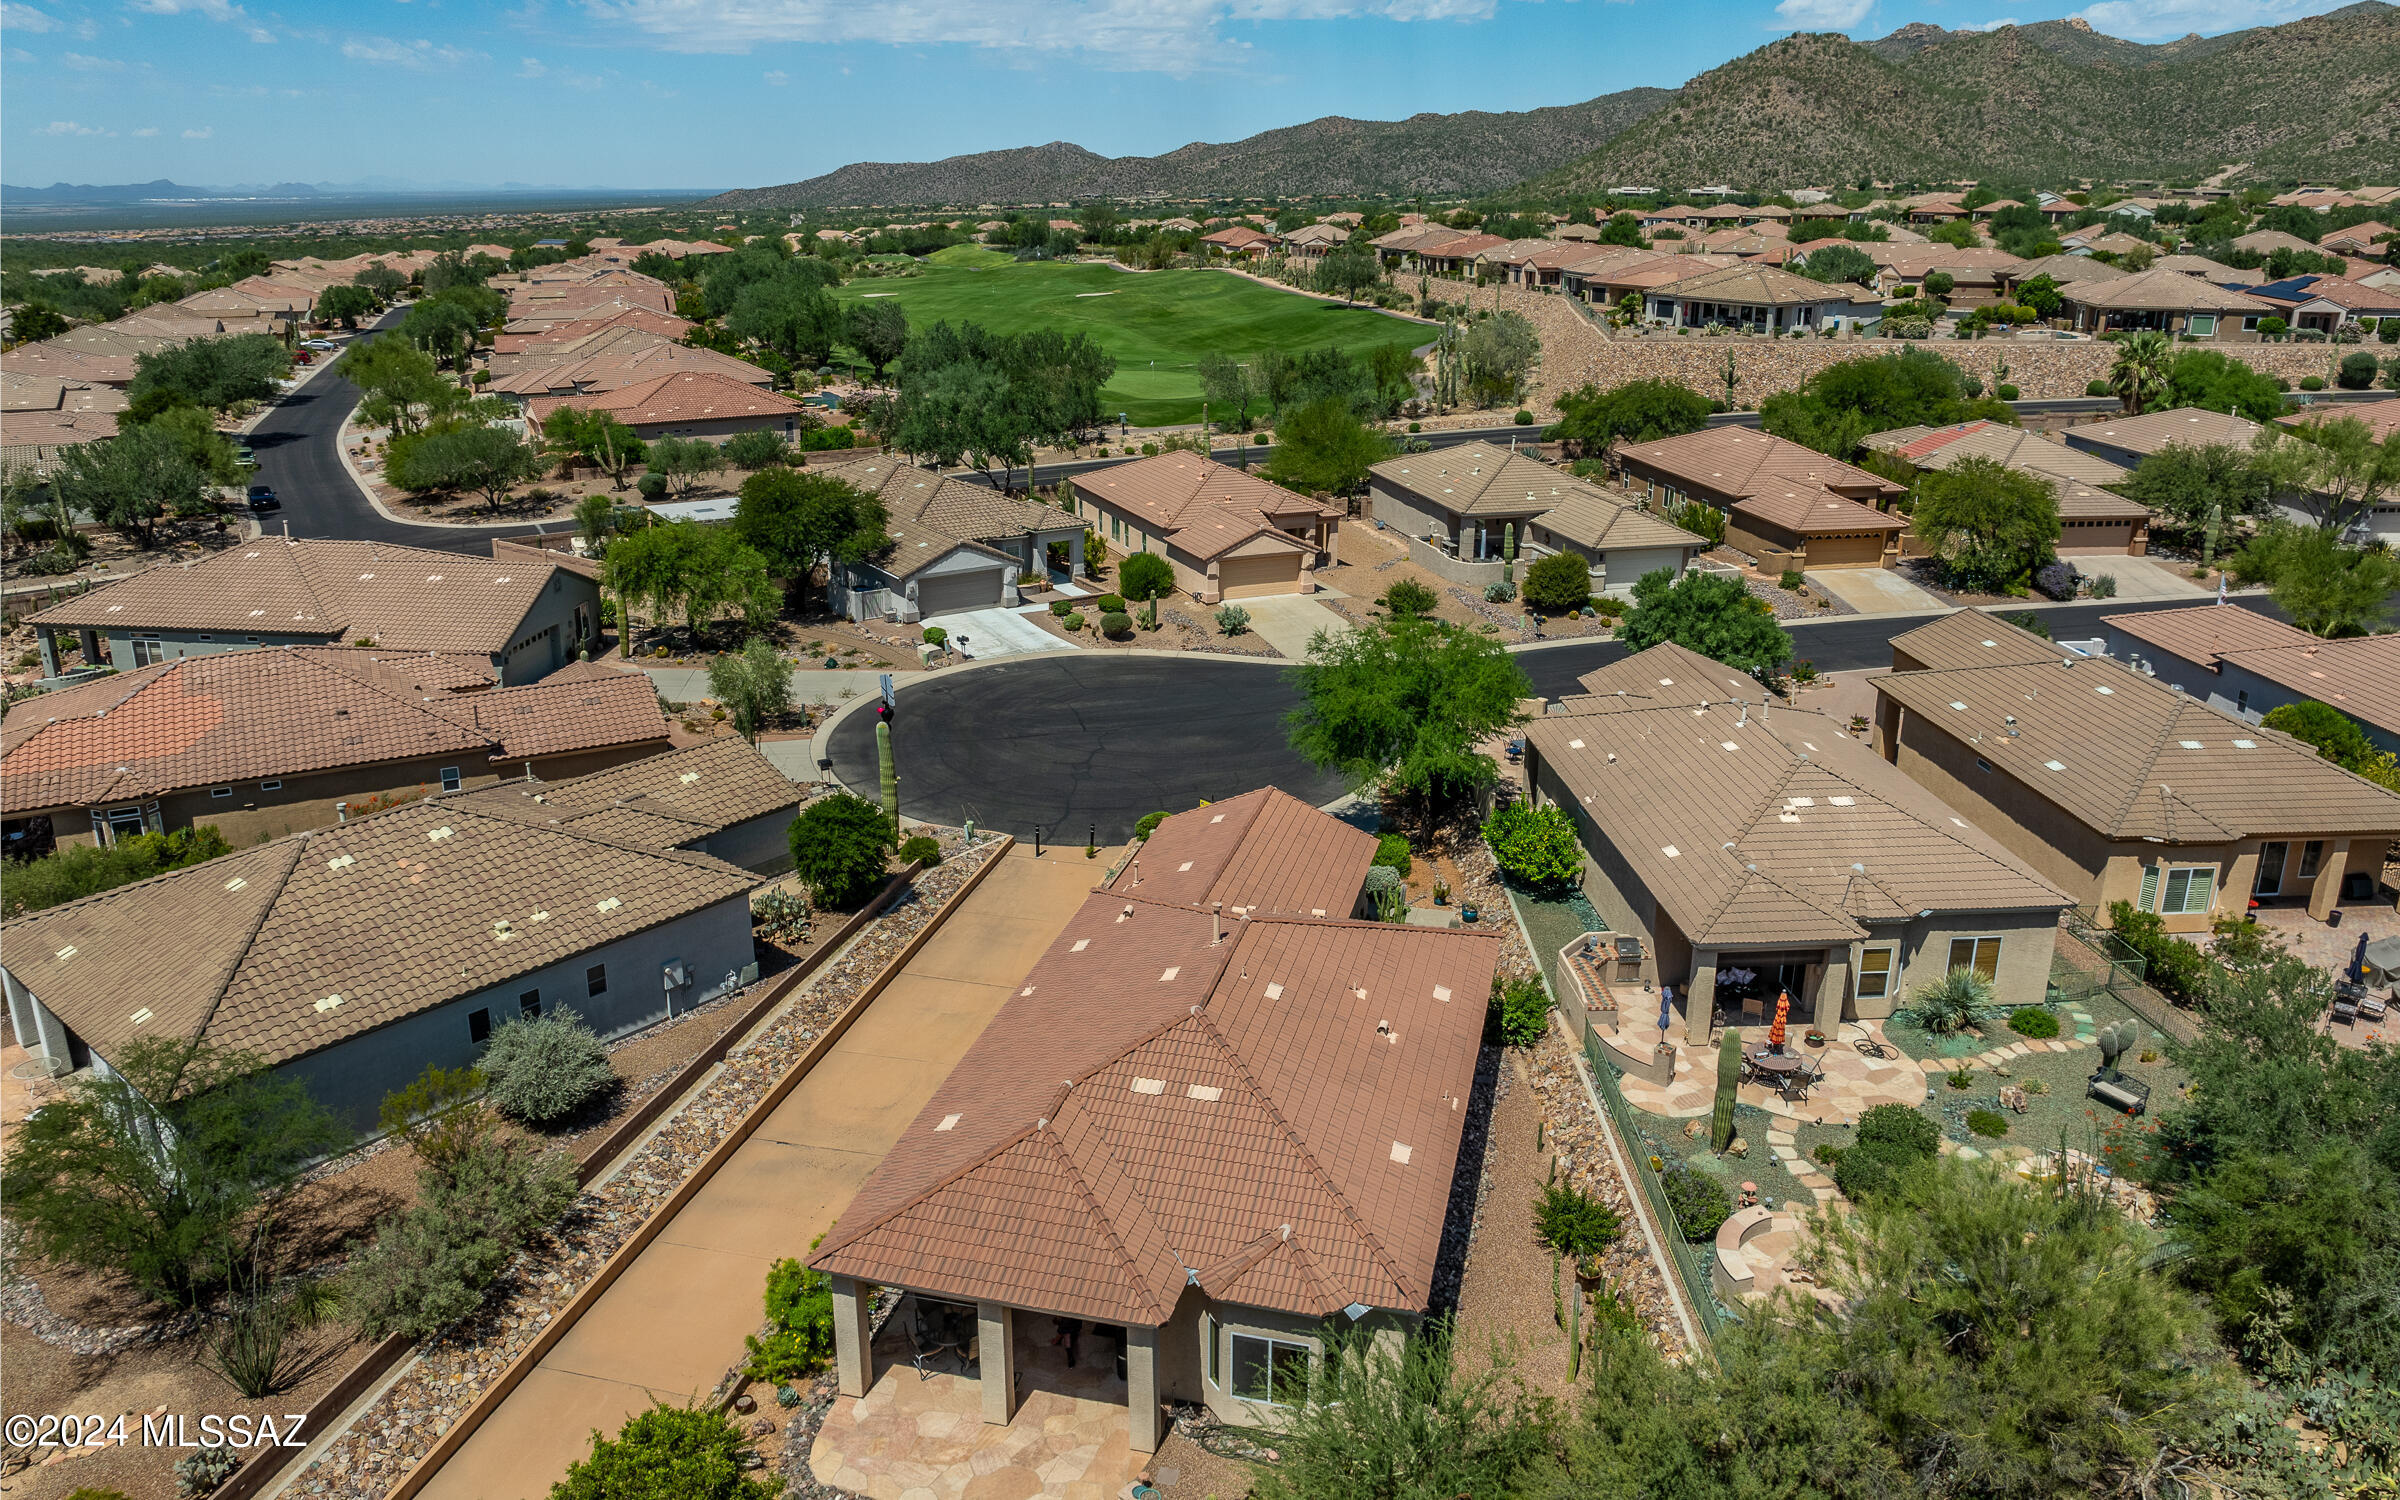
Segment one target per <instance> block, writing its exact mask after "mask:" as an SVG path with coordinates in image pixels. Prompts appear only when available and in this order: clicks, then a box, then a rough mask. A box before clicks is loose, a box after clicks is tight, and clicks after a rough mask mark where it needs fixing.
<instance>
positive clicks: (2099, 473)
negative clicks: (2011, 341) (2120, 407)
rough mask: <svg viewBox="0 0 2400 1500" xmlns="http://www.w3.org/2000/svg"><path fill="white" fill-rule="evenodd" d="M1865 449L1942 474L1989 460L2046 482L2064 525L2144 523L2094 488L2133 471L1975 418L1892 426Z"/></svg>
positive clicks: (2132, 508) (2136, 510)
mask: <svg viewBox="0 0 2400 1500" xmlns="http://www.w3.org/2000/svg"><path fill="white" fill-rule="evenodd" d="M1867 446H1868V447H1870V448H1878V449H1881V450H1882V451H1884V452H1886V453H1895V454H1898V455H1899V456H1900V457H1902V458H1904V459H1907V460H1908V461H1909V462H1910V463H1912V464H1915V465H1916V466H1917V467H1918V468H1920V469H1947V468H1949V467H1950V466H1951V465H1953V464H1955V463H1957V462H1958V461H1959V460H1961V459H1966V458H1988V459H1991V460H1992V461H1993V462H1995V463H2000V464H2005V465H2007V466H2008V467H2009V468H2012V469H2019V470H2022V471H2023V472H2025V473H2028V474H2032V475H2036V476H2038V477H2040V478H2043V479H2047V480H2049V481H2050V483H2051V488H2052V489H2053V490H2054V491H2055V492H2056V494H2057V497H2058V513H2059V515H2060V517H2061V518H2063V519H2065V520H2069V521H2142V520H2147V519H2149V515H2150V510H2149V507H2147V506H2144V505H2140V504H2137V503H2136V502H2134V501H2131V500H2128V499H2126V498H2125V497H2124V496H2122V495H2112V494H2110V493H2109V492H2108V491H2106V490H2104V489H2100V488H2098V486H2100V485H2108V484H2119V483H2122V482H2123V481H2125V480H2126V479H2128V478H2130V477H2131V476H2132V472H2133V471H2132V470H2130V469H2125V468H2121V467H2119V466H2118V465H2116V464H2112V463H2110V462H2109V461H2108V460H2107V459H2105V458H2102V457H2100V456H2099V455H2098V454H2094V453H2086V452H2085V451H2084V450H2082V449H2081V448H2070V447H2068V446H2067V445H2066V444H2064V443H2062V442H2059V441H2058V440H2057V439H2055V438H2047V437H2043V436H2041V435H2040V434H2039V433H2033V432H2027V431H2026V430H2025V429H2024V428H2022V427H2012V426H2010V425H2009V424H2008V423H2006V422H1992V421H1986V420H1982V419H1978V420H1976V421H1973V422H1960V423H1956V424H1953V425H1951V426H1948V427H1896V428H1894V429H1892V430H1891V431H1889V432H1879V433H1876V434H1875V435H1874V436H1872V437H1870V438H1868V439H1867Z"/></svg>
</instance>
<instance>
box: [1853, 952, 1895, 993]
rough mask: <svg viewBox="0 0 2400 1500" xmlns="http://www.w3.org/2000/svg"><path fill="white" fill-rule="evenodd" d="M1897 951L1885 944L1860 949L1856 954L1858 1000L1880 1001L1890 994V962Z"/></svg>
mask: <svg viewBox="0 0 2400 1500" xmlns="http://www.w3.org/2000/svg"><path fill="white" fill-rule="evenodd" d="M1897 956H1898V950H1897V949H1895V948H1893V947H1891V946H1890V945H1889V944H1886V945H1885V946H1883V947H1880V948H1861V949H1860V950H1859V953H1858V998H1859V999H1861V1000H1881V999H1882V998H1883V997H1884V996H1886V995H1889V994H1890V993H1891V992H1892V960H1893V959H1894V958H1895V957H1897Z"/></svg>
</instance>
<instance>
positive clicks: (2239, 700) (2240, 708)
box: [2233, 688, 2250, 714]
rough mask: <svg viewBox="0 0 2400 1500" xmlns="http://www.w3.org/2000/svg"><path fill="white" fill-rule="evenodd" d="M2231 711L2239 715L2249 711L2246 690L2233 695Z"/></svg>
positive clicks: (2248, 697)
mask: <svg viewBox="0 0 2400 1500" xmlns="http://www.w3.org/2000/svg"><path fill="white" fill-rule="evenodd" d="M2233 711H2234V712H2235V713H2240V714H2246V713H2248V712H2249V711H2250V690H2249V689H2248V688H2243V689H2242V690H2241V691H2240V692H2238V693H2235V694H2234V695H2233Z"/></svg>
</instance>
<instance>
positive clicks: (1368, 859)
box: [1106, 787, 1375, 918]
mask: <svg viewBox="0 0 2400 1500" xmlns="http://www.w3.org/2000/svg"><path fill="white" fill-rule="evenodd" d="M1374 862H1375V839H1374V836H1373V835H1371V834H1368V833H1364V832H1361V831H1360V830H1358V829H1356V828H1353V827H1351V826H1350V825H1349V824H1347V823H1344V822H1342V821H1341V820H1340V819H1338V818H1331V817H1328V816H1326V815H1325V814H1323V813H1321V812H1318V811H1317V810H1316V809H1315V808H1313V807H1310V806H1309V805H1308V804H1307V803H1305V802H1302V801H1301V800H1300V799H1298V798H1297V797H1294V796H1292V795H1290V794H1289V793H1287V792H1283V791H1279V790H1277V789H1276V788H1274V787H1262V788H1260V789H1259V790H1257V791H1255V792H1244V793H1243V794H1242V795H1241V796H1239V797H1229V798H1227V799H1225V800H1224V801H1222V802H1212V803H1209V804H1207V805H1206V806H1203V807H1197V808H1194V809H1192V810H1191V811H1190V812H1186V813H1177V814H1176V815H1175V816H1173V817H1171V818H1168V819H1165V820H1164V821H1162V822H1161V823H1160V824H1159V825H1158V827H1157V828H1156V829H1155V830H1153V831H1152V832H1151V835H1150V838H1149V841H1148V842H1147V843H1145V844H1143V845H1142V846H1141V847H1140V848H1139V849H1138V850H1136V851H1135V852H1134V856H1133V858H1132V859H1130V860H1128V861H1127V862H1126V864H1125V867H1124V868H1123V869H1121V870H1119V871H1118V872H1117V878H1116V879H1115V880H1113V881H1111V882H1110V883H1109V885H1108V886H1107V887H1106V889H1108V890H1110V891H1112V892H1115V893H1116V894H1118V895H1139V896H1142V897H1143V898H1144V899H1146V900H1150V901H1155V902H1158V903H1159V904H1161V905H1165V906H1184V907H1190V908H1191V909H1193V910H1195V911H1206V910H1209V909H1210V907H1211V905H1212V904H1218V903H1221V904H1222V905H1223V907H1224V909H1225V913H1226V915H1227V917H1228V918H1231V917H1235V916H1253V917H1258V916H1302V917H1347V916H1349V915H1350V912H1351V908H1352V907H1354V906H1355V905H1356V904H1357V902H1358V893H1359V891H1360V889H1361V888H1363V887H1364V886H1365V884H1366V879H1367V867H1368V866H1369V865H1372V864H1373V863H1374Z"/></svg>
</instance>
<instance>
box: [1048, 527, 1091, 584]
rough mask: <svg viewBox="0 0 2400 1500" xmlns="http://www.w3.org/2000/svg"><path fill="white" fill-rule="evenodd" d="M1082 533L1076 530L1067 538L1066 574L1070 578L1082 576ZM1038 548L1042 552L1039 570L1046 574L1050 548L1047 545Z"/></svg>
mask: <svg viewBox="0 0 2400 1500" xmlns="http://www.w3.org/2000/svg"><path fill="white" fill-rule="evenodd" d="M1083 535H1084V534H1083V533H1082V532H1080V531H1078V532H1076V533H1075V534H1074V535H1073V536H1070V537H1068V538H1067V573H1068V576H1069V577H1072V578H1081V577H1082V576H1083ZM1037 545H1038V544H1037ZM1040 550H1041V553H1042V566H1041V570H1040V571H1041V572H1042V573H1043V574H1045V575H1047V574H1048V573H1049V571H1050V563H1049V553H1050V549H1049V548H1048V547H1041V548H1040Z"/></svg>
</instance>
